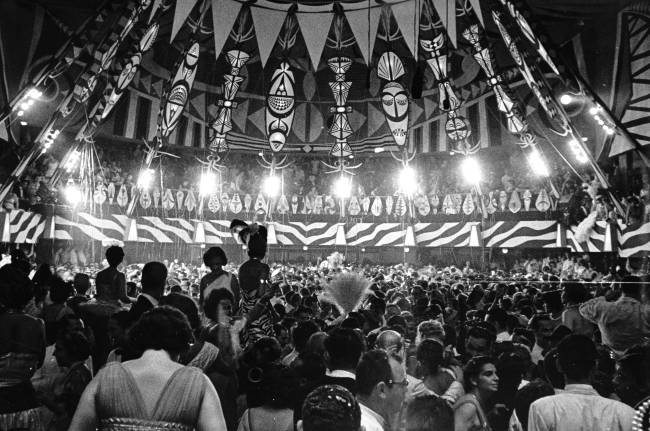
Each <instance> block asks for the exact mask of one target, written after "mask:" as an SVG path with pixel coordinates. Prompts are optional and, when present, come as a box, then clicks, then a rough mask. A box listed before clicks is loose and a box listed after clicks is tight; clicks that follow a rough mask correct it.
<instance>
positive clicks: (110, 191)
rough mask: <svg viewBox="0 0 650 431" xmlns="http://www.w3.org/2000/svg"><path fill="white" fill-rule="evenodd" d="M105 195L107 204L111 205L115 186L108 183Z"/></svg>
mask: <svg viewBox="0 0 650 431" xmlns="http://www.w3.org/2000/svg"><path fill="white" fill-rule="evenodd" d="M106 193H107V194H108V203H110V204H111V205H113V200H114V199H115V184H113V183H110V184H109V185H108V187H107V189H106Z"/></svg>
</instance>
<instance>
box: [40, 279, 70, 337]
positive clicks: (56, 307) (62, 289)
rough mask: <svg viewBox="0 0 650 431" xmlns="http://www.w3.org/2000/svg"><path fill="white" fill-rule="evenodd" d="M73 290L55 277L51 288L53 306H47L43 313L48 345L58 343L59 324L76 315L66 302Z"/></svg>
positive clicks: (68, 284)
mask: <svg viewBox="0 0 650 431" xmlns="http://www.w3.org/2000/svg"><path fill="white" fill-rule="evenodd" d="M72 293H73V290H72V286H71V285H70V283H66V282H65V281H63V280H61V279H60V278H59V277H54V279H53V280H52V286H51V287H50V301H52V303H51V304H48V305H45V306H44V307H43V310H42V311H41V318H42V319H43V321H44V322H45V337H46V340H47V345H48V346H49V345H52V344H54V342H55V341H56V336H57V334H56V332H57V327H56V324H57V322H58V321H59V320H60V319H62V318H63V317H64V316H66V315H69V314H74V312H73V311H72V309H71V308H69V307H68V306H66V301H67V300H68V298H70V297H71V296H72Z"/></svg>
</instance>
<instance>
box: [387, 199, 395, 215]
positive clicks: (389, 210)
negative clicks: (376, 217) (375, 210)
mask: <svg viewBox="0 0 650 431" xmlns="http://www.w3.org/2000/svg"><path fill="white" fill-rule="evenodd" d="M393 202H394V201H393V197H392V196H386V214H388V215H391V214H392V212H393Z"/></svg>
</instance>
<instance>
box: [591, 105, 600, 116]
mask: <svg viewBox="0 0 650 431" xmlns="http://www.w3.org/2000/svg"><path fill="white" fill-rule="evenodd" d="M598 111H600V107H598V106H592V107H591V108H589V113H590V114H591V115H597V114H598Z"/></svg>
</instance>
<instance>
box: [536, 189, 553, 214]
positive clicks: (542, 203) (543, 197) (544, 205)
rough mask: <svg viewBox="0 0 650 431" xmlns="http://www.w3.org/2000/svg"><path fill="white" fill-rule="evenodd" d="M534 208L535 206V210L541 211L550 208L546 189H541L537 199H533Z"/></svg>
mask: <svg viewBox="0 0 650 431" xmlns="http://www.w3.org/2000/svg"><path fill="white" fill-rule="evenodd" d="M535 208H537V211H539V212H543V213H544V212H546V211H548V210H549V208H551V200H550V199H549V197H548V193H546V189H541V190H540V191H539V194H538V195H537V199H536V200H535Z"/></svg>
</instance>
